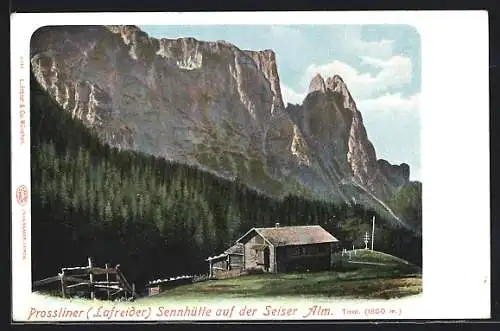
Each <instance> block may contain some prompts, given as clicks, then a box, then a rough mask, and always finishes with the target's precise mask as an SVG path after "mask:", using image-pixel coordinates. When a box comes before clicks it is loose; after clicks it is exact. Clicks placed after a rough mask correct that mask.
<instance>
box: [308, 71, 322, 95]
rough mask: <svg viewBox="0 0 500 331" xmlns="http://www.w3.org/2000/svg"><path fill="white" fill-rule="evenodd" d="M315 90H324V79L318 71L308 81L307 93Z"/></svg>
mask: <svg viewBox="0 0 500 331" xmlns="http://www.w3.org/2000/svg"><path fill="white" fill-rule="evenodd" d="M315 91H320V92H326V85H325V80H324V79H323V77H322V76H321V74H320V73H317V74H316V75H315V76H314V77H313V79H312V80H311V83H309V93H312V92H315Z"/></svg>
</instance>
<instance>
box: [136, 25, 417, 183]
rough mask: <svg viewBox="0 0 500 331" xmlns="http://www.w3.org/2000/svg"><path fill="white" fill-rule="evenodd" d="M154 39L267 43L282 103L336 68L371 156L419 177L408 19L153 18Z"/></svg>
mask: <svg viewBox="0 0 500 331" xmlns="http://www.w3.org/2000/svg"><path fill="white" fill-rule="evenodd" d="M140 28H141V29H142V30H144V31H145V32H147V33H148V34H149V35H150V36H152V37H156V38H178V37H194V38H196V39H199V40H206V41H215V40H226V41H229V42H231V43H232V44H234V45H236V46H237V47H239V48H241V49H251V50H263V49H272V50H273V51H274V52H275V53H276V60H277V64H278V73H279V76H280V81H281V87H282V94H283V98H284V101H285V103H286V102H291V103H301V102H302V100H303V98H304V97H305V92H306V91H307V88H308V86H309V82H310V80H311V78H312V77H313V76H314V75H315V74H316V73H321V74H322V75H323V77H325V78H326V77H329V76H333V75H334V74H338V75H340V76H341V77H342V78H343V79H344V81H345V83H346V84H347V87H348V88H349V90H350V91H351V94H352V95H353V97H354V100H355V101H356V103H357V105H358V109H359V110H360V111H361V113H362V114H363V119H364V123H365V127H366V130H367V133H368V138H369V139H370V140H371V141H372V143H373V144H374V146H375V149H376V151H377V157H378V158H383V159H386V160H388V161H389V162H391V163H393V164H399V163H402V162H405V163H408V164H409V165H410V178H411V179H413V180H420V109H419V99H420V85H421V77H420V72H421V70H420V66H421V58H420V36H419V34H418V32H417V31H416V30H415V29H414V28H413V27H411V26H407V25H388V24H386V25H237V26H235V25H194V26H186V25H183V26H178V25H163V26H160V25H155V26H140Z"/></svg>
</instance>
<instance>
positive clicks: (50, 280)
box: [33, 275, 61, 286]
mask: <svg viewBox="0 0 500 331" xmlns="http://www.w3.org/2000/svg"><path fill="white" fill-rule="evenodd" d="M60 280H61V276H59V275H57V276H53V277H48V278H44V279H40V280H37V281H34V282H33V286H41V285H45V284H50V283H54V282H58V281H60Z"/></svg>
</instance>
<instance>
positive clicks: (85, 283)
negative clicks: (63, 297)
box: [66, 282, 89, 288]
mask: <svg viewBox="0 0 500 331" xmlns="http://www.w3.org/2000/svg"><path fill="white" fill-rule="evenodd" d="M83 285H86V286H88V285H89V282H83V283H78V284H73V285H68V286H66V288H74V287H78V286H83Z"/></svg>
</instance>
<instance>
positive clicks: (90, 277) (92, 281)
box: [88, 257, 95, 300]
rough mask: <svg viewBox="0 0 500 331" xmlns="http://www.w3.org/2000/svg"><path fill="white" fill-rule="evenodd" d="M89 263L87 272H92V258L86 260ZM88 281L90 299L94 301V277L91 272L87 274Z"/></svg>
mask: <svg viewBox="0 0 500 331" xmlns="http://www.w3.org/2000/svg"><path fill="white" fill-rule="evenodd" d="M88 261H89V270H92V258H91V257H89V258H88ZM89 280H90V284H89V285H90V299H92V300H94V299H95V292H94V275H93V274H92V272H90V273H89Z"/></svg>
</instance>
